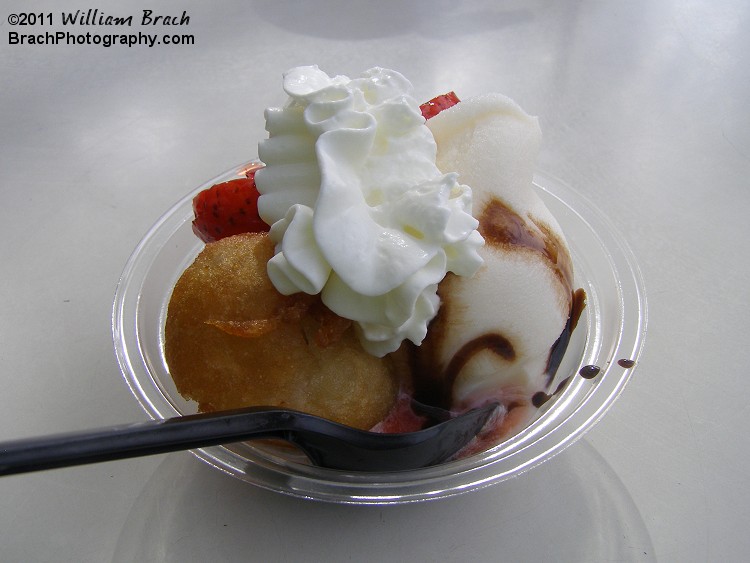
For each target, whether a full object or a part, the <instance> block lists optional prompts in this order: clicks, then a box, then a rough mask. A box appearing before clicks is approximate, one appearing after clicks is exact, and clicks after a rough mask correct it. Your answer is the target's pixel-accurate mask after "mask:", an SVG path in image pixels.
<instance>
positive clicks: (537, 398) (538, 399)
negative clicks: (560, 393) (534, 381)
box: [531, 391, 552, 408]
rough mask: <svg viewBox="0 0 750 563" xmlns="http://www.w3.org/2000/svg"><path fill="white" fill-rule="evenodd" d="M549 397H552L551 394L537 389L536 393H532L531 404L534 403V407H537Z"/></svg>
mask: <svg viewBox="0 0 750 563" xmlns="http://www.w3.org/2000/svg"><path fill="white" fill-rule="evenodd" d="M551 398H552V395H548V394H547V393H545V392H544V391H539V392H537V393H534V395H533V396H532V397H531V404H532V405H534V406H535V407H536V408H539V407H541V406H542V405H543V404H544V403H546V402H547V401H549V400H550V399H551Z"/></svg>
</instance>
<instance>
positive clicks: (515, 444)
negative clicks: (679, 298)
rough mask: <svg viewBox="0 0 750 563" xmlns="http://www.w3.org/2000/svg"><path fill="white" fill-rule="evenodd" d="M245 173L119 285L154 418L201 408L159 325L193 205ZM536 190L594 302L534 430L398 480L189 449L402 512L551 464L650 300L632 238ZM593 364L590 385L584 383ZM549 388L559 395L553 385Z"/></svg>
mask: <svg viewBox="0 0 750 563" xmlns="http://www.w3.org/2000/svg"><path fill="white" fill-rule="evenodd" d="M249 164H250V163H246V164H243V165H241V166H238V167H236V168H234V169H232V170H230V171H228V172H226V173H224V174H221V175H220V176H217V177H216V178H214V179H212V180H210V181H209V182H206V184H204V185H202V186H200V187H198V188H196V190H195V191H194V192H192V193H190V194H188V195H186V196H185V197H184V198H183V199H182V200H180V201H179V202H177V204H176V205H174V207H172V208H171V209H170V210H169V211H167V213H166V214H164V215H163V216H162V217H161V219H159V221H157V223H156V224H155V225H154V226H153V227H152V228H151V229H150V230H149V232H148V233H147V234H146V236H145V237H144V238H143V240H142V241H141V242H140V244H139V245H138V246H137V248H136V249H135V251H134V252H133V254H132V256H131V257H130V259H129V260H128V262H127V264H126V266H125V269H124V271H123V274H122V277H121V279H120V282H119V284H118V287H117V292H116V295H115V301H114V311H113V320H112V329H113V337H114V346H115V352H116V354H117V358H118V361H119V363H120V367H121V369H122V373H123V375H124V376H125V379H126V380H127V383H128V385H129V386H130V389H131V390H132V392H133V394H134V395H135V397H136V398H137V399H138V401H139V402H140V404H141V405H142V407H143V408H144V410H145V411H146V412H147V413H148V414H149V415H150V416H151V417H152V418H155V419H163V418H170V417H173V416H178V415H180V414H191V413H194V412H196V406H195V404H194V403H191V402H188V401H186V400H184V399H183V398H182V397H181V396H180V395H179V393H178V392H177V390H176V389H175V386H174V383H173V382H172V378H171V377H170V375H169V371H168V369H167V365H166V362H165V359H164V346H163V344H164V322H165V316H166V311H167V305H168V302H169V298H170V295H171V291H172V287H173V286H174V284H175V283H176V282H177V279H178V278H179V276H180V275H181V274H182V272H183V270H184V269H185V268H186V267H187V266H188V265H189V264H190V263H191V262H192V261H193V260H194V258H195V256H196V255H197V254H198V253H199V252H200V250H201V248H202V246H203V244H202V243H201V242H200V241H199V240H198V239H197V237H196V236H195V235H194V234H193V232H192V228H191V221H192V198H193V196H194V195H195V194H196V193H197V192H198V191H200V190H202V189H204V188H206V187H208V186H210V185H212V184H215V183H217V182H221V181H226V180H230V179H232V178H235V177H238V176H240V175H242V174H243V170H245V169H246V168H247V167H248V166H249ZM534 186H535V189H536V190H537V191H538V193H539V195H540V196H541V197H542V199H543V200H544V201H545V203H546V204H547V206H548V207H549V208H550V210H551V212H552V213H553V214H554V215H555V217H556V218H557V220H558V222H559V223H560V225H561V227H562V229H563V231H564V232H565V235H566V238H567V239H568V242H569V245H570V248H571V253H572V258H573V265H574V268H575V277H576V287H582V288H583V289H584V290H585V291H586V295H587V305H586V308H585V309H584V312H583V314H582V316H581V319H580V321H579V323H578V328H577V329H576V331H575V332H574V334H573V338H572V339H571V342H570V345H569V347H568V351H567V353H566V355H565V357H564V358H563V361H562V364H561V365H560V369H559V371H558V373H557V377H556V382H560V381H565V380H566V379H567V380H568V383H567V384H566V385H565V387H564V388H563V390H562V391H561V392H560V393H559V394H556V395H555V396H554V398H553V399H552V400H549V401H547V402H546V403H545V404H544V405H543V406H542V407H541V408H540V409H539V411H538V413H537V415H536V417H535V418H534V420H533V421H532V422H531V424H530V425H529V426H527V427H526V428H524V429H523V430H521V431H520V432H519V433H518V434H516V435H514V436H513V437H511V438H509V439H508V440H507V441H505V442H503V443H501V444H499V445H497V446H496V447H494V448H492V449H490V450H488V451H486V452H483V453H481V454H477V455H475V456H471V457H468V458H465V459H461V460H458V461H452V462H448V463H444V464H441V465H438V466H434V467H428V468H424V469H418V470H412V471H401V472H385V473H374V472H345V471H338V470H331V469H324V468H320V467H314V466H312V465H310V464H309V463H307V462H306V460H305V458H304V457H303V456H301V454H297V453H294V452H293V451H291V450H290V449H286V448H277V447H274V446H269V445H266V444H261V443H259V442H256V443H255V444H253V443H242V444H233V445H228V446H215V447H209V448H204V449H199V450H194V451H193V453H194V454H195V455H196V456H197V457H198V458H200V459H202V460H203V461H205V462H207V463H209V464H210V465H212V466H213V467H216V468H217V469H220V470H221V471H224V472H226V473H228V474H230V475H233V476H235V477H237V478H239V479H242V480H244V481H247V482H249V483H253V484H255V485H257V486H260V487H264V488H266V489H270V490H274V491H277V492H280V493H285V494H288V495H293V496H297V497H304V498H310V499H317V500H323V501H329V502H340V503H353V504H399V503H407V502H416V501H424V500H429V499H436V498H441V497H448V496H452V495H456V494H460V493H463V492H467V491H471V490H476V489H479V488H482V487H486V486H489V485H492V484H496V483H499V482H502V481H505V480H507V479H509V478H511V477H514V476H516V475H519V474H521V473H523V472H525V471H528V470H529V469H531V468H533V467H534V466H536V465H538V464H540V463H542V462H543V461H545V460H548V459H550V458H551V457H552V456H554V455H555V454H557V453H559V452H561V451H562V450H563V449H564V448H566V447H567V446H569V445H570V444H572V443H573V442H575V441H576V440H577V439H578V438H580V437H581V436H582V435H583V434H584V433H585V432H586V431H587V430H589V429H590V428H591V427H592V426H593V425H594V424H595V423H596V422H597V421H598V420H599V419H600V418H601V417H602V416H603V415H604V413H605V412H606V411H607V409H608V408H609V407H610V406H611V405H612V403H613V402H614V400H615V399H616V398H617V397H618V396H619V395H620V393H621V392H622V390H623V388H624V387H625V385H626V383H627V382H628V380H629V379H630V377H631V376H632V374H633V369H634V367H635V366H634V367H631V368H625V367H622V366H621V365H619V364H618V361H619V360H632V361H634V362H635V363H636V365H637V362H638V358H639V356H640V353H641V349H642V346H643V340H644V336H645V333H646V320H647V307H646V296H645V291H644V286H643V281H642V278H641V274H640V271H639V269H638V266H637V264H636V260H635V258H634V256H633V254H632V252H631V251H630V249H629V248H628V246H627V244H626V242H625V241H624V240H623V239H622V238H621V237H620V235H618V234H617V232H616V231H615V229H614V228H613V227H612V225H611V224H610V223H609V221H608V220H607V219H606V218H605V216H604V215H603V214H602V213H601V212H599V211H598V210H597V209H596V208H595V207H594V206H593V205H592V204H591V203H589V202H588V201H587V200H586V199H585V198H583V197H582V196H581V195H580V194H578V193H577V192H576V191H574V190H573V189H572V188H570V187H568V186H566V185H565V184H564V183H562V182H560V181H558V180H555V179H553V178H550V177H547V176H544V175H538V176H536V177H535V179H534ZM586 365H596V366H599V367H600V368H601V371H600V373H599V374H598V375H597V376H596V377H595V378H593V379H584V378H583V377H580V376H578V372H579V370H580V368H581V367H583V366H586ZM556 382H555V383H553V385H552V388H553V389H554V388H555V386H556V385H557V383H556Z"/></svg>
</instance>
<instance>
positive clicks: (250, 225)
mask: <svg viewBox="0 0 750 563" xmlns="http://www.w3.org/2000/svg"><path fill="white" fill-rule="evenodd" d="M259 196H260V194H259V193H258V189H257V188H256V187H255V170H251V171H248V172H247V177H246V178H238V179H236V180H230V181H228V182H223V183H221V184H216V185H214V186H211V187H210V188H208V189H206V190H203V191H202V192H200V193H199V194H198V195H197V196H195V198H193V213H194V214H195V219H194V220H193V232H194V233H195V234H196V235H197V236H198V238H200V239H201V240H202V241H203V242H213V241H216V240H219V239H221V238H224V237H229V236H232V235H238V234H240V233H259V232H263V231H268V229H269V227H268V225H266V223H264V222H263V220H262V219H261V218H260V216H259V215H258V197H259Z"/></svg>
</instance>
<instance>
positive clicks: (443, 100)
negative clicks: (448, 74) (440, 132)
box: [419, 92, 461, 119]
mask: <svg viewBox="0 0 750 563" xmlns="http://www.w3.org/2000/svg"><path fill="white" fill-rule="evenodd" d="M460 101H461V100H459V99H458V96H456V93H455V92H448V93H447V94H442V95H441V96H436V97H434V98H432V99H431V100H430V101H429V102H425V103H423V104H422V105H421V106H419V109H421V110H422V115H423V116H424V118H425V119H430V118H431V117H435V116H436V115H437V114H439V113H440V112H441V111H443V110H444V109H448V108H449V107H451V106H455V105H456V104H457V103H458V102H460Z"/></svg>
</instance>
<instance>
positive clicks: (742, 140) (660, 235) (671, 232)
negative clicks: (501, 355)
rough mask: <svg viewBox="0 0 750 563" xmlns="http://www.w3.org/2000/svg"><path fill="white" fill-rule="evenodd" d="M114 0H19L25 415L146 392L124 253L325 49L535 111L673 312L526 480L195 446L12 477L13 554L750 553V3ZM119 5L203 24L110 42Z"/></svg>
mask: <svg viewBox="0 0 750 563" xmlns="http://www.w3.org/2000/svg"><path fill="white" fill-rule="evenodd" d="M92 4H94V3H92ZM95 4H96V5H91V6H88V5H81V4H80V3H78V5H76V4H75V3H73V2H65V1H63V2H52V1H44V0H38V1H35V2H31V3H29V2H19V1H12V0H11V1H6V2H3V4H2V13H1V14H0V30H1V31H2V37H1V38H0V77H1V78H0V83H1V84H2V87H0V162H1V164H0V194H1V196H2V199H1V200H0V241H2V242H1V243H0V382H1V385H2V388H1V391H0V439H1V440H10V439H14V438H21V437H27V436H33V435H41V434H49V433H53V432H62V431H72V430H81V429H86V428H93V427H99V426H106V425H110V424H118V423H123V422H131V421H138V420H146V419H147V415H146V414H145V413H144V411H143V410H142V409H141V408H140V406H139V405H138V403H137V402H136V400H135V399H134V397H133V396H132V394H131V392H130V390H129V389H128V386H127V385H126V383H125V381H124V379H123V377H122V375H121V373H120V370H119V367H118V364H117V361H116V358H115V354H114V352H113V344H112V329H111V323H112V302H113V298H114V293H115V288H116V285H117V283H118V279H119V276H120V274H121V272H122V270H123V267H124V265H125V263H126V261H127V259H128V257H129V256H130V254H131V252H133V250H134V248H135V247H136V245H137V244H138V242H139V241H140V239H141V237H142V236H143V235H144V234H145V233H146V232H147V231H148V229H149V228H150V226H151V225H152V224H153V223H154V222H155V221H156V220H157V219H158V218H159V217H160V216H161V215H162V213H164V212H165V211H166V210H167V209H169V208H170V207H171V206H172V205H173V204H174V203H175V202H176V201H178V200H179V199H180V198H182V197H183V196H184V195H185V194H187V193H188V192H189V191H191V190H192V189H194V188H195V187H196V186H198V185H200V184H202V183H203V182H205V181H207V180H208V179H210V178H212V177H214V176H216V175H217V174H218V173H220V172H223V171H224V170H227V169H229V168H230V167H232V166H234V165H237V164H238V163H241V162H244V161H246V160H248V159H249V158H251V157H253V156H255V154H256V147H257V143H258V141H259V140H260V139H262V138H264V137H265V135H266V133H265V131H264V120H263V109H264V108H266V107H268V106H272V105H277V104H278V103H280V102H281V101H283V94H282V91H281V87H280V86H281V74H282V72H284V71H285V70H287V69H288V68H290V67H293V66H297V65H300V64H318V65H319V66H320V67H321V68H323V69H324V70H326V71H327V72H329V73H331V74H347V75H356V74H358V73H359V72H361V71H363V70H365V69H367V68H370V67H372V66H384V67H390V68H394V69H397V70H399V71H401V72H402V73H403V74H405V75H406V76H407V77H408V78H409V79H410V80H411V81H412V82H413V83H414V85H415V97H417V98H418V99H421V98H424V99H427V98H429V97H432V96H433V95H436V94H438V93H442V92H444V91H448V90H455V91H456V92H457V93H458V94H459V96H467V97H468V96H471V95H475V94H480V93H483V92H487V91H499V92H502V93H504V94H507V95H508V96H510V97H512V98H513V99H515V100H516V101H518V102H519V103H520V104H521V105H522V106H523V107H524V108H525V109H526V110H527V111H528V112H529V113H532V114H534V115H538V116H539V117H540V122H541V126H542V129H543V131H544V145H543V148H542V151H541V154H540V157H539V162H538V166H539V170H540V171H543V172H544V173H545V174H549V175H550V176H552V177H555V178H559V179H560V180H561V181H562V182H564V183H566V184H567V185H570V186H572V187H574V188H575V189H576V190H577V191H578V192H579V193H581V194H582V195H584V196H585V197H586V198H587V199H588V200H590V201H591V202H592V203H593V204H594V205H595V206H596V207H597V208H598V209H599V210H601V213H602V214H604V215H605V216H606V217H608V218H609V220H610V221H611V222H612V224H613V225H614V226H615V228H616V229H617V230H618V232H619V233H620V234H621V235H622V237H623V238H624V239H625V240H627V241H628V243H629V245H630V247H631V249H632V252H633V255H634V256H635V258H636V260H637V263H638V265H639V267H640V271H641V273H642V275H643V279H644V280H645V287H646V294H647V299H648V306H649V319H648V331H647V334H646V338H645V348H644V351H643V354H642V355H641V356H640V358H639V361H638V365H637V366H636V369H635V371H634V373H633V377H632V380H631V381H630V383H629V385H628V386H627V387H626V389H625V391H624V392H623V393H622V395H621V396H620V397H619V399H618V401H617V402H616V403H615V404H614V406H613V407H612V409H611V410H610V411H609V412H608V414H607V416H606V417H605V418H604V419H603V420H602V421H601V422H600V423H599V424H598V425H596V426H595V427H594V428H593V429H592V430H591V431H590V432H589V433H587V434H586V436H585V437H584V438H583V439H581V440H580V441H578V442H576V443H575V444H574V445H572V446H571V447H569V448H568V449H566V450H565V451H564V452H563V453H561V454H560V455H558V456H556V457H554V458H553V459H551V460H550V461H547V462H546V463H544V464H542V465H541V466H539V467H536V468H534V469H533V470H531V471H529V472H527V473H525V474H523V475H520V476H519V477H516V478H514V479H512V480H509V481H505V482H502V483H499V484H497V485H495V486H492V487H489V488H486V489H482V490H480V491H476V492H470V493H467V494H464V495H460V496H456V497H452V498H449V499H444V500H438V501H432V502H427V503H416V504H409V505H404V506H344V505H337V504H328V503H320V502H313V501H306V500H301V499H296V498H292V497H288V496H284V495H281V494H278V493H274V492H270V491H266V490H263V489H260V488H257V487H254V486H252V485H250V484H247V483H244V482H241V481H239V480H236V479H234V478H232V477H229V476H227V475H224V474H222V473H221V472H219V471H216V470H215V469H213V468H211V467H209V466H208V465H206V464H204V463H202V462H201V461H199V460H198V459H196V458H195V457H193V456H192V455H191V454H190V453H187V452H180V453H173V454H167V455H159V456H154V457H147V458H139V459H134V460H127V461H117V462H107V463H103V464H99V465H90V466H82V467H77V468H67V469H57V470H51V471H44V472H39V473H33V474H27V475H17V476H11V477H3V478H0V561H25V562H34V561H40V562H41V561H71V562H72V561H75V562H84V561H97V562H99V561H117V562H119V561H170V562H171V561H180V562H183V561H209V560H213V561H240V560H250V561H301V560H305V561H387V560H396V561H566V562H567V561H571V562H573V561H575V562H581V561H591V562H599V561H679V562H692V561H696V562H700V561H710V562H713V561H722V562H726V561H744V560H747V554H748V552H750V535H749V534H748V533H747V530H746V528H747V522H748V521H749V520H750V485H749V484H748V479H747V466H748V465H749V464H750V422H748V418H746V416H747V413H748V407H747V405H746V403H745V401H746V400H747V399H746V397H747V395H748V391H747V388H748V384H747V381H748V377H747V374H748V369H750V346H748V330H747V319H748V318H750V289H749V288H748V279H750V221H748V213H749V212H750V184H749V183H748V178H750V111H748V105H747V102H748V100H749V99H750V64H749V60H748V53H750V4H748V3H746V2H740V1H719V2H709V1H706V0H704V1H701V0H694V1H687V2H677V1H674V2H669V1H658V2H645V1H638V2H627V3H626V2H595V1H578V2H576V1H564V2H551V1H549V2H543V1H530V2H523V1H515V2H512V1H511V2H494V1H468V0H467V1H465V2H444V1H434V0H433V1H431V2H423V1H412V2H398V1H392V0H388V1H383V2H358V1H346V2H344V1H328V2H323V1H321V2H314V3H313V2H309V3H307V2H306V3H302V2H283V1H276V0H274V1H255V2H241V1H227V2H218V3H216V4H215V5H209V4H208V3H202V2H198V1H196V0H181V1H179V2H178V1H167V2H158V3H153V5H147V4H144V3H138V2H126V1H108V2H99V3H95ZM89 8H91V9H98V10H99V12H98V13H97V14H96V17H94V19H90V20H86V19H85V14H83V13H81V14H79V16H78V19H76V20H75V22H73V21H70V17H72V15H73V14H74V13H75V12H76V10H81V11H82V12H87V10H88V9H89ZM149 10H150V12H148V11H149ZM146 12H148V13H146ZM29 13H35V14H37V15H41V17H37V18H36V19H35V23H34V25H25V26H24V25H21V21H22V20H20V19H18V18H15V17H12V16H19V17H22V14H29ZM63 13H65V14H67V15H68V21H67V23H63V21H62V19H63V18H62V14H63ZM158 15H162V16H170V17H171V18H172V19H171V20H169V19H166V18H162V19H160V20H158V21H157V20H156V17H155V16H158ZM100 16H104V17H106V16H117V17H122V18H124V19H125V18H126V17H127V16H132V23H131V25H130V26H127V25H126V24H122V25H120V26H117V25H114V26H106V25H103V24H102V25H99V24H98V23H96V22H97V21H102V20H100V19H99V17H100ZM23 17H24V18H25V22H26V23H27V24H30V23H31V21H32V19H33V18H31V17H30V16H23ZM185 17H187V20H185ZM144 18H145V21H144ZM154 21H156V22H157V25H152V24H153V23H154ZM164 21H169V22H170V23H172V24H179V23H180V22H182V25H170V26H164V25H162V23H163V22H164ZM92 22H93V23H92ZM58 32H61V33H63V34H68V33H69V34H72V35H74V36H75V37H76V38H74V39H71V40H69V41H68V40H67V39H60V40H59V41H58V44H56V45H54V44H49V43H50V42H51V40H48V39H45V38H46V37H47V36H46V35H45V34H47V33H49V34H53V35H54V34H56V33H58ZM14 34H15V35H14ZM86 34H89V36H90V37H91V39H86ZM115 34H134V35H135V36H138V34H142V35H143V36H145V35H151V34H158V37H163V36H164V35H165V34H167V35H169V36H170V37H174V36H179V39H178V40H177V41H178V42H183V43H185V42H187V43H188V44H180V45H166V44H164V42H163V41H162V42H161V44H154V45H153V46H152V47H149V46H148V44H144V42H147V41H148V39H144V38H143V37H141V39H139V40H137V41H140V42H141V43H140V44H135V45H132V46H126V45H121V44H117V45H111V46H110V47H105V46H104V45H103V42H104V41H105V40H104V39H103V37H104V36H106V35H115ZM21 36H24V39H23V40H22V39H21ZM29 36H32V38H29ZM78 36H83V37H84V38H83V39H77V37H78ZM95 36H98V37H99V39H95V38H94V37H95ZM183 36H191V37H192V39H188V38H187V37H183ZM61 37H62V36H61ZM66 37H67V36H66ZM45 42H46V43H47V44H42V43H45ZM71 42H73V43H76V44H68V43H71ZM79 42H80V44H78V43H79ZM30 43H35V44H30ZM190 43H192V44H190Z"/></svg>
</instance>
